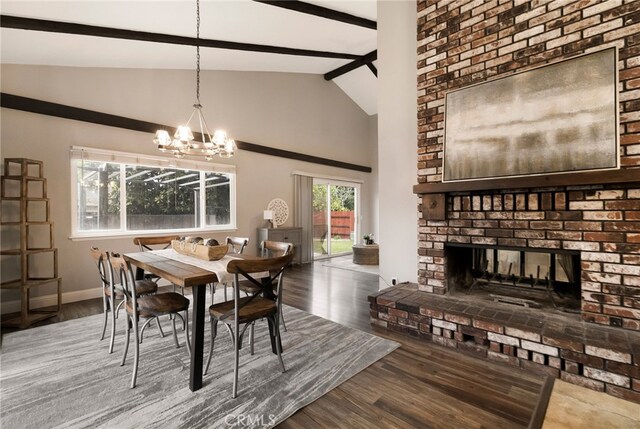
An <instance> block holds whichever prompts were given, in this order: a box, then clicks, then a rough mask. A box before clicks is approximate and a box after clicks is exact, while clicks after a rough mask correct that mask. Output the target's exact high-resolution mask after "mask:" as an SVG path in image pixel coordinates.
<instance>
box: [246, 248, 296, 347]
mask: <svg viewBox="0 0 640 429" xmlns="http://www.w3.org/2000/svg"><path fill="white" fill-rule="evenodd" d="M292 252H293V244H291V243H285V242H282V241H269V240H265V241H263V242H262V243H260V256H261V257H263V258H277V257H279V256H284V255H288V254H290V253H292ZM239 287H240V290H241V291H242V292H244V293H245V294H246V295H248V296H250V295H256V294H258V293H260V288H259V287H257V286H256V285H255V284H253V283H252V282H250V281H246V280H242V281H240V283H239ZM280 310H282V307H280ZM280 321H281V322H282V327H283V328H284V331H285V332H286V331H287V324H286V323H285V321H284V315H283V314H282V313H280ZM251 338H253V326H252V327H251Z"/></svg>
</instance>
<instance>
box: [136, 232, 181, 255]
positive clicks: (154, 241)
mask: <svg viewBox="0 0 640 429" xmlns="http://www.w3.org/2000/svg"><path fill="white" fill-rule="evenodd" d="M179 239H180V236H178V235H163V236H159V237H135V238H134V239H133V244H135V245H137V246H138V247H139V248H140V251H141V252H146V251H150V250H159V249H168V248H169V247H171V241H173V240H179ZM152 246H154V247H152ZM155 246H158V247H155Z"/></svg>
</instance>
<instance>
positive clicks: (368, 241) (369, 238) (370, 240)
mask: <svg viewBox="0 0 640 429" xmlns="http://www.w3.org/2000/svg"><path fill="white" fill-rule="evenodd" d="M362 239H363V240H364V244H374V241H373V234H371V233H368V234H365V235H363V236H362Z"/></svg>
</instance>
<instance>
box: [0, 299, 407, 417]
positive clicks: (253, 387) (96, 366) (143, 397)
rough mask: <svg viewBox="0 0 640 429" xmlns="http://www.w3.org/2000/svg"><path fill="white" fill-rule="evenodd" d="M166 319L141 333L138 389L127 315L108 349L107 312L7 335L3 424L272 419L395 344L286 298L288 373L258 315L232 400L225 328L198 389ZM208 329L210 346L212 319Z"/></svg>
mask: <svg viewBox="0 0 640 429" xmlns="http://www.w3.org/2000/svg"><path fill="white" fill-rule="evenodd" d="M164 319H165V320H163V329H164V331H165V334H169V335H166V336H165V338H161V337H160V336H159V335H158V332H157V328H155V329H151V330H149V331H148V332H145V338H144V342H143V343H142V344H141V346H140V352H141V356H140V368H139V372H138V385H137V386H136V388H135V389H129V382H130V378H131V371H132V365H133V354H132V349H131V348H130V349H129V356H128V358H127V363H126V365H125V366H124V367H121V366H119V364H120V359H121V356H122V350H123V337H124V336H123V332H122V330H121V329H120V328H122V327H123V324H122V320H123V319H122V318H120V319H119V320H118V321H119V322H120V326H119V329H118V333H117V334H118V336H117V338H116V348H115V351H114V353H113V354H111V355H109V354H108V353H107V347H108V340H106V339H105V340H104V341H102V342H100V341H98V338H99V332H100V330H101V326H102V316H101V315H97V316H90V317H86V318H82V319H76V320H71V321H68V322H62V323H56V324H52V325H48V326H43V327H39V328H34V329H28V330H25V331H20V332H14V333H11V334H8V335H6V336H5V338H4V341H3V345H2V353H1V355H0V357H1V367H0V376H1V377H0V402H1V403H2V410H1V413H0V418H1V420H0V423H1V424H0V426H2V427H3V428H13V429H18V428H62V427H64V428H66V427H73V428H160V427H162V428H218V427H231V426H236V427H243V428H246V427H261V428H263V427H272V426H274V425H275V424H277V423H279V422H281V421H282V420H284V419H286V418H287V417H289V416H291V415H292V414H293V413H294V412H296V411H297V410H298V409H300V408H302V407H304V406H305V405H307V404H309V403H311V402H313V401H314V400H316V399H317V398H319V397H320V396H322V395H324V394H325V393H327V392H328V391H329V390H331V389H333V388H334V387H336V386H338V385H339V384H340V383H342V382H344V381H345V380H347V379H349V378H350V377H352V376H353V375H355V374H357V373H358V372H360V371H362V370H363V369H364V368H366V367H367V366H369V365H371V364H372V363H374V362H376V361H377V360H379V359H381V358H382V357H384V356H386V355H387V354H388V353H390V352H391V351H393V350H394V349H396V348H397V347H398V346H399V344H398V343H395V342H393V341H388V340H385V339H382V338H379V337H376V336H373V335H370V334H367V333H364V332H361V331H358V330H354V329H351V328H347V327H344V326H342V325H339V324H337V323H334V322H331V321H328V320H326V319H322V318H319V317H317V316H313V315H311V314H309V313H305V312H303V311H300V310H297V309H294V308H291V307H286V306H285V320H286V321H287V328H288V332H283V348H284V355H283V356H284V361H285V365H286V366H287V372H286V373H284V374H283V373H281V372H280V364H279V362H278V359H277V357H276V356H275V355H273V354H272V353H271V347H270V344H269V338H268V330H267V327H266V323H258V324H256V335H255V339H256V349H255V350H256V352H255V355H254V356H251V355H250V354H249V347H248V346H247V347H245V348H243V349H242V350H241V354H240V376H239V388H238V398H237V399H231V383H232V376H233V364H232V359H233V357H232V350H231V341H230V338H229V335H228V334H227V332H226V329H224V328H222V327H220V329H219V330H218V337H217V338H216V353H215V355H214V359H213V360H212V364H211V365H212V367H211V368H212V369H210V370H209V374H208V375H206V376H205V378H204V386H203V388H202V389H201V390H199V391H197V392H195V393H192V392H191V391H190V390H189V388H188V379H189V358H188V355H187V351H186V348H184V347H181V348H180V349H176V348H175V347H174V345H173V338H172V336H171V335H170V325H169V322H168V320H166V318H164ZM179 334H181V335H179V337H178V338H179V339H180V342H181V344H184V334H183V333H182V332H180V333H179ZM205 338H207V341H206V342H205V350H206V349H207V348H208V338H209V329H208V323H207V330H206V331H205ZM205 353H206V352H205Z"/></svg>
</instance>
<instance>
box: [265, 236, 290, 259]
mask: <svg viewBox="0 0 640 429" xmlns="http://www.w3.org/2000/svg"><path fill="white" fill-rule="evenodd" d="M291 252H293V244H291V243H285V242H282V241H270V240H265V241H263V242H262V243H261V244H260V253H261V256H262V257H263V258H277V257H280V256H284V255H288V254H289V253H291Z"/></svg>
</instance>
